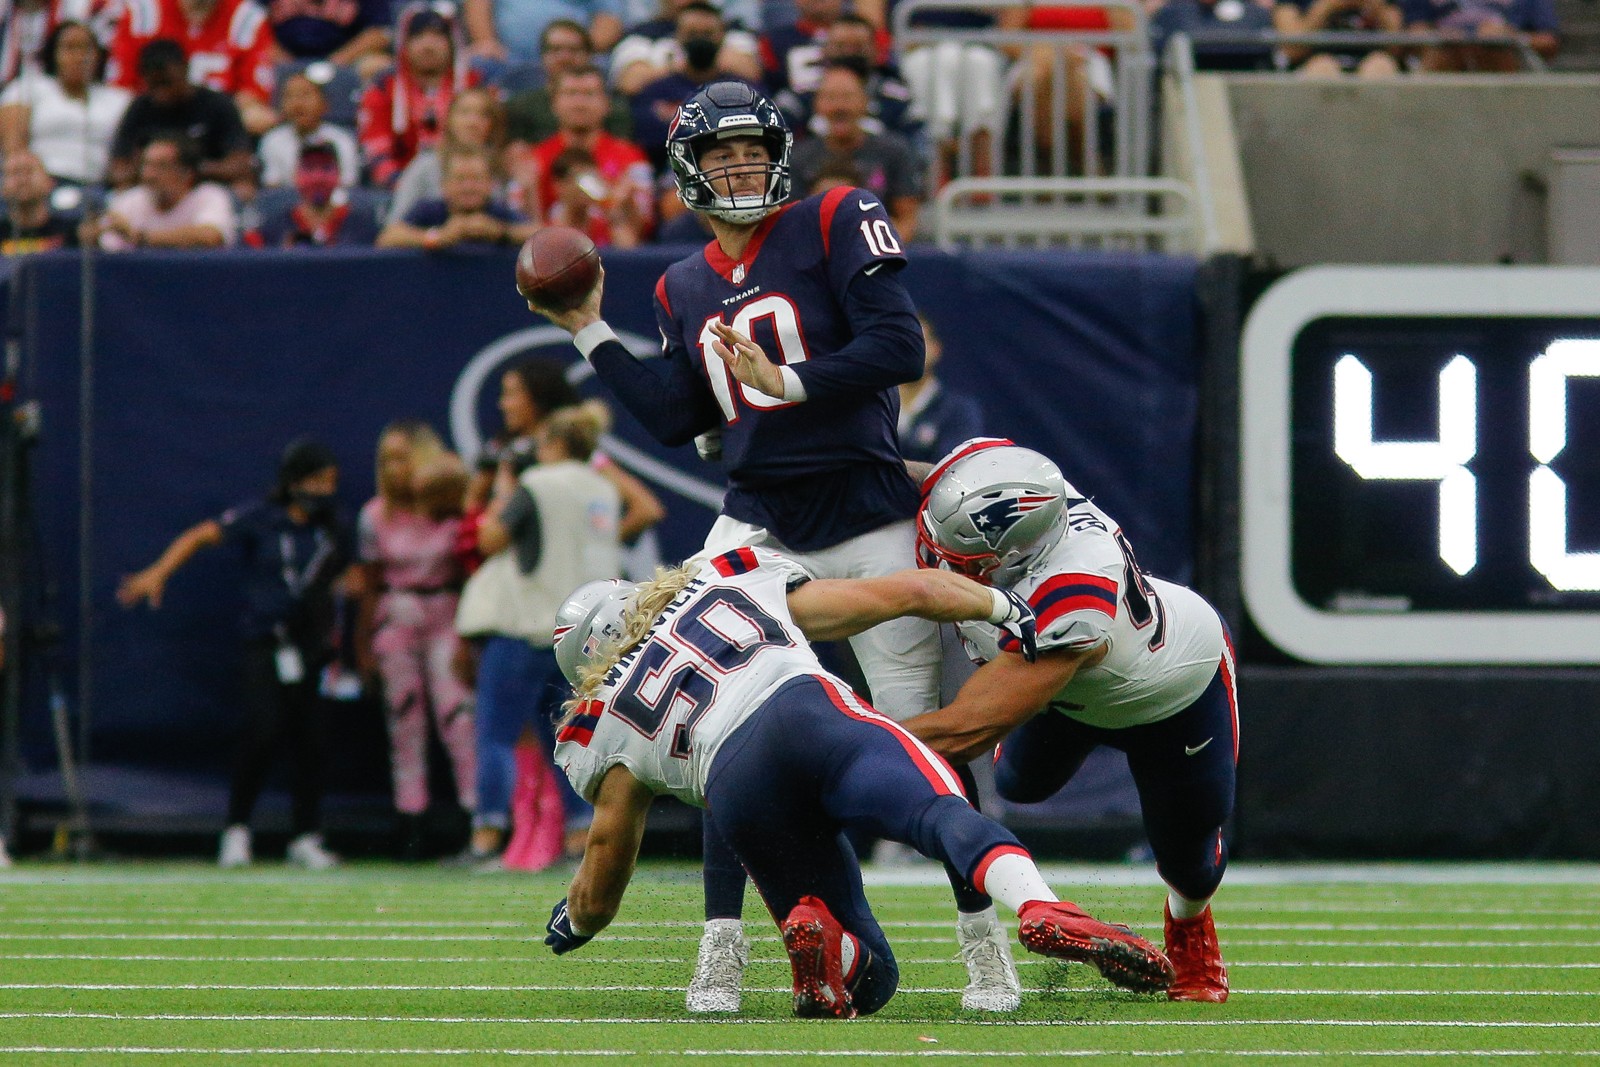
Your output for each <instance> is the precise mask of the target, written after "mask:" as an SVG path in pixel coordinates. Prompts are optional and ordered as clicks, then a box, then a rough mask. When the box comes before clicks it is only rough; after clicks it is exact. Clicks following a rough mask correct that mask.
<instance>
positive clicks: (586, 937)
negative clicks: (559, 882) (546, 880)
mask: <svg viewBox="0 0 1600 1067" xmlns="http://www.w3.org/2000/svg"><path fill="white" fill-rule="evenodd" d="M544 928H545V929H546V930H547V931H549V932H548V933H546V934H545V938H544V943H545V944H547V945H549V946H550V951H551V952H554V953H555V954H556V955H557V956H560V955H564V954H565V953H568V952H571V951H572V950H573V949H575V948H582V947H583V946H584V945H587V944H588V943H589V942H590V941H591V940H593V939H594V935H593V934H575V933H573V932H572V916H570V915H568V914H567V898H566V897H562V898H561V903H559V904H557V905H556V906H555V907H553V908H551V909H550V921H549V922H547V923H545V924H544Z"/></svg>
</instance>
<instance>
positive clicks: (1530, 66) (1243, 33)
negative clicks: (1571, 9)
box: [912, 0, 1548, 74]
mask: <svg viewBox="0 0 1600 1067" xmlns="http://www.w3.org/2000/svg"><path fill="white" fill-rule="evenodd" d="M912 2H915V0H912ZM1179 38H1187V39H1188V41H1189V45H1188V48H1189V62H1190V64H1191V66H1192V65H1193V62H1194V52H1195V51H1196V50H1200V51H1204V49H1205V46H1206V45H1208V44H1224V45H1259V46H1260V47H1261V48H1262V49H1263V50H1270V51H1272V52H1273V53H1274V55H1275V56H1276V57H1277V58H1278V66H1279V68H1280V69H1284V68H1287V66H1288V63H1287V61H1286V60H1284V59H1283V56H1282V50H1283V49H1284V48H1285V47H1290V48H1292V47H1295V46H1304V47H1308V48H1311V49H1312V50H1313V51H1323V52H1327V51H1334V52H1342V51H1353V50H1357V49H1363V48H1364V49H1379V48H1394V49H1413V48H1425V47H1429V46H1433V45H1456V46H1460V47H1471V48H1504V49H1510V50H1513V51H1515V52H1516V53H1517V55H1518V56H1519V57H1520V58H1521V60H1522V65H1523V66H1524V67H1525V68H1526V69H1527V70H1528V71H1529V72H1530V73H1535V74H1538V73H1543V72H1544V71H1546V70H1547V69H1548V67H1547V66H1546V64H1545V61H1544V57H1543V56H1541V55H1540V54H1539V52H1538V50H1537V49H1535V48H1534V47H1533V44H1532V42H1531V40H1530V39H1529V36H1528V35H1527V34H1522V33H1518V34H1508V35H1507V36H1504V37H1462V36H1461V35H1459V34H1449V33H1440V32H1437V31H1433V30H1428V31H1424V30H1405V31H1398V32H1393V33H1391V32H1387V31H1378V30H1319V31H1317V32H1315V33H1278V32H1277V31H1276V30H1199V31H1196V32H1194V33H1191V34H1174V35H1173V37H1172V41H1171V42H1169V44H1168V48H1167V51H1166V56H1165V58H1167V59H1168V61H1170V60H1171V57H1172V54H1173V53H1172V48H1171V44H1172V43H1174V42H1176V41H1178V39H1179Z"/></svg>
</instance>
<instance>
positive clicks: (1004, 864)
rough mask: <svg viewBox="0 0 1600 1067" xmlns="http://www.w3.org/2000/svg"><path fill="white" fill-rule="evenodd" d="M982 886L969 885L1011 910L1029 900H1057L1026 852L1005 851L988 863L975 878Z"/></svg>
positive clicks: (1018, 907) (1019, 907)
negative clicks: (977, 878) (979, 875)
mask: <svg viewBox="0 0 1600 1067" xmlns="http://www.w3.org/2000/svg"><path fill="white" fill-rule="evenodd" d="M979 881H981V882H982V883H983V884H982V885H978V886H973V888H974V889H976V890H978V892H980V893H987V894H989V895H990V896H991V897H993V898H994V899H995V900H997V901H999V902H1000V903H1001V904H1004V905H1005V906H1006V907H1008V908H1010V909H1011V910H1012V911H1020V910H1022V906H1023V905H1024V904H1026V903H1027V902H1028V901H1030V900H1059V899H1061V898H1060V897H1057V896H1056V895H1055V893H1053V892H1052V891H1051V889H1050V887H1049V886H1048V885H1045V882H1044V876H1043V875H1041V874H1040V873H1039V868H1038V867H1037V866H1036V865H1035V864H1034V862H1033V857H1032V856H1030V855H1028V854H1027V853H1026V852H1005V853H1002V854H1001V855H999V856H996V857H995V858H994V859H993V860H990V861H989V867H988V870H986V871H983V872H982V876H981V877H980V878H979Z"/></svg>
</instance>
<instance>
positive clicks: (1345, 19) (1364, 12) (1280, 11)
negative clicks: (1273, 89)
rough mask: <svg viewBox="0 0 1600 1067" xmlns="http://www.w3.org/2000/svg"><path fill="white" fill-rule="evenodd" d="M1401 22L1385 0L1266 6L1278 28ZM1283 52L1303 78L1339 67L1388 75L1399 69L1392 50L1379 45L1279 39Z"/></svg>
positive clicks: (1285, 1) (1353, 27)
mask: <svg viewBox="0 0 1600 1067" xmlns="http://www.w3.org/2000/svg"><path fill="white" fill-rule="evenodd" d="M1404 22H1405V19H1404V18H1403V17H1402V15H1401V13H1400V8H1399V7H1398V6H1396V5H1395V4H1392V3H1389V2H1388V0H1280V2H1279V3H1278V4H1276V5H1275V6H1274V7H1273V9H1272V24H1273V26H1275V27H1276V28H1277V30H1278V32H1279V33H1325V32H1327V31H1330V30H1337V31H1361V32H1367V33H1374V32H1382V33H1398V32H1399V30H1400V28H1401V26H1402V25H1404ZM1283 53H1284V56H1285V57H1286V58H1287V59H1288V60H1289V64H1290V66H1291V67H1293V68H1294V69H1295V70H1297V71H1299V72H1300V73H1301V74H1302V75H1304V76H1305V77H1308V78H1336V77H1338V76H1339V75H1341V74H1345V73H1353V74H1355V75H1356V76H1358V77H1362V78H1389V77H1393V76H1394V75H1396V74H1399V73H1400V63H1399V61H1398V60H1396V59H1395V54H1394V52H1393V51H1391V50H1389V49H1385V48H1337V49H1331V48H1323V47H1312V46H1308V45H1284V47H1283Z"/></svg>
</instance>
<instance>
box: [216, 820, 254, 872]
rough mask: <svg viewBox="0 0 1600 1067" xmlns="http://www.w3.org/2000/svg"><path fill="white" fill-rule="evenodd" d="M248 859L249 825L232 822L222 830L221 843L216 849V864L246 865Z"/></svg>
mask: <svg viewBox="0 0 1600 1067" xmlns="http://www.w3.org/2000/svg"><path fill="white" fill-rule="evenodd" d="M250 859H251V856H250V827H248V826H245V825H243V824H242V823H234V824H233V825H232V826H230V827H228V828H227V829H226V830H224V831H222V844H221V846H220V847H219V848H218V849H217V866H218V867H224V868H227V867H248V866H250Z"/></svg>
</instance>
